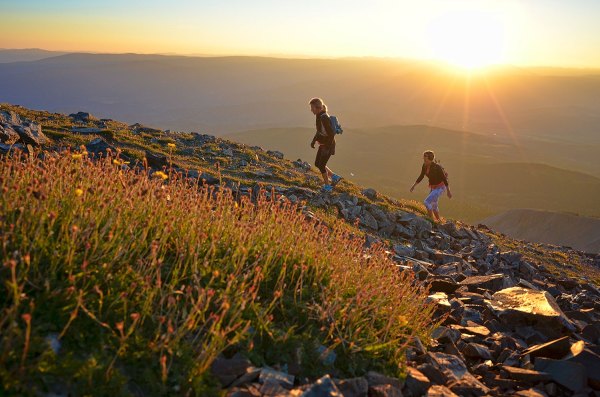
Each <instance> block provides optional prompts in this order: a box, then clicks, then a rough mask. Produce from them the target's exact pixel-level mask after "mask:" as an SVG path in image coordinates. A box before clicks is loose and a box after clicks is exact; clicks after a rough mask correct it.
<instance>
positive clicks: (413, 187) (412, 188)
mask: <svg viewBox="0 0 600 397" xmlns="http://www.w3.org/2000/svg"><path fill="white" fill-rule="evenodd" d="M424 177H425V164H423V167H421V175H419V177H418V178H417V180H416V182H415V183H413V185H412V187H411V188H410V191H411V192H412V191H413V190H415V186H417V185H418V184H419V183H421V181H422V180H423V178H424Z"/></svg>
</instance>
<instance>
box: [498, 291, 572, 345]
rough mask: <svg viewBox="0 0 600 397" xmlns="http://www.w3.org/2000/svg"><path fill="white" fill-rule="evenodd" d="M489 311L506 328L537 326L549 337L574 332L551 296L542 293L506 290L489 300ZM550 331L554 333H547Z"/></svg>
mask: <svg viewBox="0 0 600 397" xmlns="http://www.w3.org/2000/svg"><path fill="white" fill-rule="evenodd" d="M490 308H491V309H492V310H493V312H494V313H495V314H496V316H497V317H498V318H499V319H500V320H501V321H502V322H504V323H505V324H508V325H512V326H518V325H538V326H542V327H543V328H544V331H545V332H544V333H548V334H552V333H556V331H560V330H561V329H563V328H564V329H567V330H569V331H575V326H574V325H573V323H572V322H571V321H570V320H569V319H568V318H567V316H565V314H564V313H563V312H562V310H561V309H560V307H559V306H558V304H557V303H556V301H555V300H554V298H553V297H552V295H550V294H549V293H548V292H545V291H535V290H531V289H528V288H522V287H511V288H506V289H503V290H501V291H498V292H496V293H495V294H494V295H493V296H492V299H491V301H490ZM552 330H554V331H555V332H549V331H552Z"/></svg>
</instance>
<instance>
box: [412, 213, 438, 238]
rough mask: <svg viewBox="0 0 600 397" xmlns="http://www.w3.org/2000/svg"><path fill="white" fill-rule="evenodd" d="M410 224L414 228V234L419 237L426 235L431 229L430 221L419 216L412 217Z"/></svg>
mask: <svg viewBox="0 0 600 397" xmlns="http://www.w3.org/2000/svg"><path fill="white" fill-rule="evenodd" d="M410 224H411V225H412V227H413V228H414V230H415V233H416V235H417V236H420V237H423V236H426V235H427V234H429V233H430V232H431V230H433V226H432V225H431V222H429V221H428V220H426V219H424V218H421V217H416V218H414V219H413V220H412V221H411V222H410Z"/></svg>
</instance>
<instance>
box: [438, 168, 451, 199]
mask: <svg viewBox="0 0 600 397" xmlns="http://www.w3.org/2000/svg"><path fill="white" fill-rule="evenodd" d="M439 168H440V174H441V176H442V182H444V185H446V194H447V195H448V198H452V192H450V185H449V184H448V178H446V173H445V172H444V169H443V168H442V167H441V166H440V167H439Z"/></svg>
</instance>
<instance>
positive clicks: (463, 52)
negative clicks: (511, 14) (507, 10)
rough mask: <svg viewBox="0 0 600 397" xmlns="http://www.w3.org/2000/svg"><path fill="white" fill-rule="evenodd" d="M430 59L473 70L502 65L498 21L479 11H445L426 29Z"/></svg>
mask: <svg viewBox="0 0 600 397" xmlns="http://www.w3.org/2000/svg"><path fill="white" fill-rule="evenodd" d="M429 45H430V51H431V56H432V58H434V59H438V60H441V61H444V62H448V63H450V64H453V65H455V66H460V67H463V68H467V69H474V68H480V67H485V66H489V65H492V64H498V63H502V62H503V61H504V50H505V49H504V47H505V29H504V24H503V22H502V20H501V19H500V18H499V17H498V16H496V15H495V14H493V13H491V12H487V11H483V10H472V9H457V10H449V11H447V12H446V13H443V14H440V15H439V16H438V17H437V18H435V19H433V20H432V22H431V25H430V29H429Z"/></svg>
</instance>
